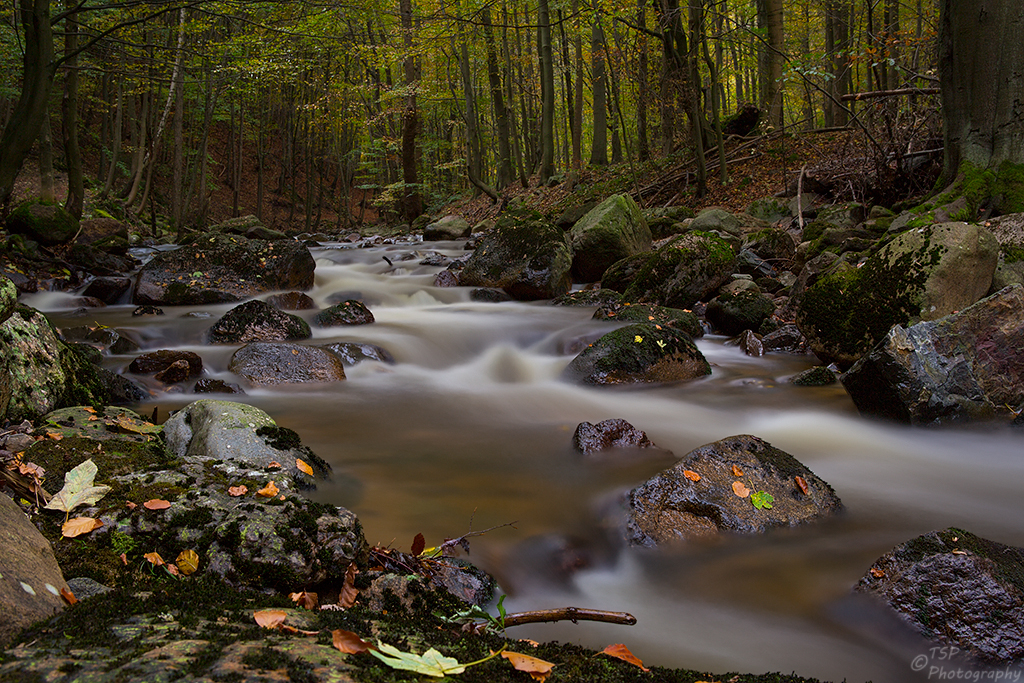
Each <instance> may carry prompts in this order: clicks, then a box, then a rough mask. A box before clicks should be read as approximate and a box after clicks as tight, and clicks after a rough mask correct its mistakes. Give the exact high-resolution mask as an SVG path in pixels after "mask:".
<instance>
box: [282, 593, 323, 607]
mask: <svg viewBox="0 0 1024 683" xmlns="http://www.w3.org/2000/svg"><path fill="white" fill-rule="evenodd" d="M288 597H289V598H291V600H292V602H294V603H295V604H296V605H298V606H299V607H302V608H303V609H316V608H317V605H318V604H319V600H318V596H317V594H316V593H310V592H309V591H299V592H298V593H289V594H288Z"/></svg>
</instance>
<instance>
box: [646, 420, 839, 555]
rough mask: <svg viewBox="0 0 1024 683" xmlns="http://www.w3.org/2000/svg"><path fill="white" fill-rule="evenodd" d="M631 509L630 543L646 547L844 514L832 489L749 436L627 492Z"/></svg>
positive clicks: (701, 452)
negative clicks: (763, 499) (763, 502)
mask: <svg viewBox="0 0 1024 683" xmlns="http://www.w3.org/2000/svg"><path fill="white" fill-rule="evenodd" d="M694 479H696V480H694ZM801 482H803V484H802V485H801ZM737 483H738V484H741V485H743V486H744V487H746V488H747V489H748V491H749V493H748V495H746V496H745V497H740V496H739V495H737V488H736V487H734V484H737ZM804 488H806V492H805V491H804ZM740 491H741V492H742V489H740ZM763 493H767V494H769V495H770V496H771V498H772V500H771V502H770V505H771V507H763V508H760V509H759V508H758V507H756V506H755V504H754V502H755V500H758V499H756V498H754V494H763ZM626 504H627V513H628V522H627V537H628V539H629V542H630V543H632V544H634V545H645V546H657V545H672V544H677V543H680V542H685V541H688V540H691V539H695V538H700V537H707V536H715V535H717V534H719V533H723V532H733V533H747V534H753V533H763V532H765V531H768V530H769V529H771V528H773V527H785V526H795V525H797V524H803V523H805V522H810V521H812V520H816V519H820V518H823V517H826V516H829V515H833V514H836V513H837V512H839V510H840V509H842V503H841V501H840V500H839V497H838V496H836V494H835V491H833V490H832V487H831V486H829V485H828V484H826V483H825V482H824V481H822V480H821V479H820V478H818V476H817V475H815V474H814V473H813V472H811V471H810V470H809V469H807V467H805V466H804V465H803V464H801V463H800V462H799V461H798V460H797V459H796V458H794V457H793V456H791V455H790V454H788V453H786V452H784V451H781V450H779V449H778V448H775V447H774V446H772V445H771V444H769V443H767V442H766V441H762V440H761V439H759V438H757V437H756V436H749V435H742V436H733V437H729V438H727V439H722V440H721V441H716V442H714V443H710V444H707V445H705V446H701V447H700V448H697V449H696V450H693V451H691V452H690V453H688V454H687V455H685V456H683V458H682V459H681V460H680V461H679V463H678V464H677V465H674V466H673V467H670V468H669V469H667V470H665V471H663V472H661V473H660V474H658V475H656V476H654V477H653V478H652V479H650V480H649V481H647V482H646V483H644V484H642V485H641V486H638V487H637V488H635V489H633V490H632V491H630V492H629V494H628V497H627V501H626Z"/></svg>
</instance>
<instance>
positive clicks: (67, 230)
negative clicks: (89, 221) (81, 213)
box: [7, 199, 78, 246]
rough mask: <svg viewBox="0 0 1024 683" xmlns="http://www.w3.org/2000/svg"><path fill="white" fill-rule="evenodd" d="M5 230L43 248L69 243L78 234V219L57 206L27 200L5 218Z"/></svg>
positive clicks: (51, 203)
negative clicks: (26, 238)
mask: <svg viewBox="0 0 1024 683" xmlns="http://www.w3.org/2000/svg"><path fill="white" fill-rule="evenodd" d="M7 230H8V231H10V232H12V233H15V234H19V235H25V236H26V237H28V238H30V239H32V240H35V241H36V242H38V243H39V244H42V245H44V246H54V245H57V244H63V243H64V242H67V241H69V240H70V239H71V238H73V237H74V236H75V233H77V232H78V219H76V218H75V217H74V216H72V215H71V214H70V213H68V212H67V211H65V210H64V208H63V207H61V206H60V205H59V204H55V203H53V202H44V201H43V200H41V199H29V200H27V201H24V202H22V203H21V204H19V205H18V206H17V207H16V208H15V209H14V211H12V212H11V214H10V215H9V216H8V217H7Z"/></svg>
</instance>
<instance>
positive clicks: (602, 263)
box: [569, 194, 651, 282]
mask: <svg viewBox="0 0 1024 683" xmlns="http://www.w3.org/2000/svg"><path fill="white" fill-rule="evenodd" d="M569 238H570V240H571V246H572V273H573V278H574V279H575V280H576V281H577V282H596V281H597V280H600V279H601V276H602V275H603V274H604V272H605V271H606V270H607V269H608V268H609V266H611V265H612V264H613V263H615V262H616V261H619V260H620V259H623V258H626V257H629V256H632V255H633V254H639V253H643V252H645V251H650V248H651V231H650V229H649V228H648V227H647V221H646V220H644V216H643V214H642V213H641V212H640V208H639V207H638V206H637V205H636V202H634V201H633V199H632V197H630V196H629V195H625V194H619V195H613V196H611V197H609V198H608V199H606V200H604V201H603V202H601V203H600V204H598V205H597V206H596V207H594V208H593V209H591V210H590V211H589V212H587V214H586V215H585V216H583V217H582V218H580V219H579V220H578V221H577V222H576V224H575V225H574V226H573V227H572V230H571V231H570V233H569Z"/></svg>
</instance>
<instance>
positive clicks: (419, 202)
mask: <svg viewBox="0 0 1024 683" xmlns="http://www.w3.org/2000/svg"><path fill="white" fill-rule="evenodd" d="M398 9H399V14H400V15H401V20H402V35H403V42H404V45H405V51H406V54H405V59H404V69H405V87H406V88H407V90H408V95H406V98H405V113H404V114H403V116H402V182H403V188H402V199H401V206H400V211H401V214H402V217H403V218H404V219H405V220H407V221H408V222H410V223H412V222H413V221H414V220H415V219H416V218H418V217H419V215H420V214H422V213H423V197H422V195H421V194H420V190H419V174H418V170H417V168H416V161H417V154H416V134H417V133H418V132H419V127H420V119H419V112H418V111H417V108H416V88H417V87H419V80H420V75H419V65H418V63H417V60H416V55H414V54H413V52H412V42H413V41H412V29H413V26H412V0H399V3H398Z"/></svg>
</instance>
